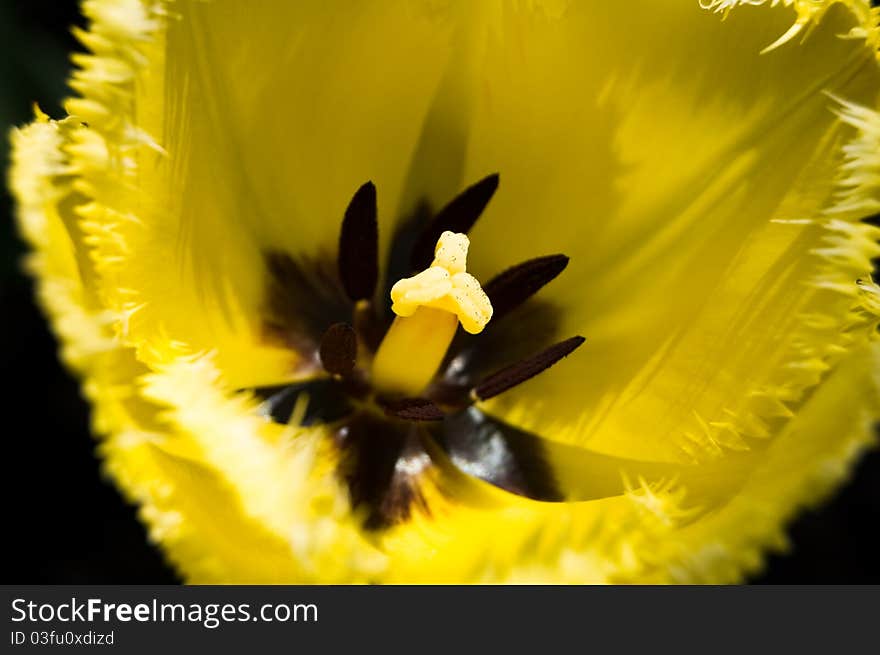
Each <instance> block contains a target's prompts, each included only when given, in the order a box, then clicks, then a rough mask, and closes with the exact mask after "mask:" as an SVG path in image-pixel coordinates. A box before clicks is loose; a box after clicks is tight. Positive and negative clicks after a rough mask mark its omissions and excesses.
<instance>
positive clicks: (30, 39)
mask: <svg viewBox="0 0 880 655" xmlns="http://www.w3.org/2000/svg"><path fill="white" fill-rule="evenodd" d="M694 2H696V0H694ZM73 24H82V21H81V18H80V17H79V15H78V10H77V5H76V3H75V2H73V1H72V0H22V1H20V2H13V1H11V0H0V37H2V38H0V127H2V126H8V125H20V124H22V123H25V122H27V121H28V120H29V119H30V117H31V115H32V110H31V103H32V102H33V101H35V100H37V101H39V102H40V105H41V107H42V108H43V109H44V110H45V111H47V112H48V113H49V114H50V115H52V116H55V117H58V116H61V115H62V114H61V109H60V107H59V100H60V98H62V97H63V96H64V95H65V93H66V90H65V87H64V79H65V76H66V74H67V70H68V53H69V52H71V51H73V50H74V49H77V48H78V45H77V44H76V42H75V41H74V40H73V38H72V37H71V36H70V34H69V26H70V25H73ZM4 129H5V128H4ZM0 155H2V156H3V159H4V162H5V160H6V157H7V146H6V143H5V140H4V143H3V144H2V146H0ZM0 202H2V207H0V215H2V217H0V221H2V222H0V230H2V231H0V344H2V346H0V364H2V366H0V371H2V382H3V384H2V388H3V391H2V396H0V397H2V399H3V408H4V416H3V423H2V424H0V425H2V426H3V427H2V429H0V453H2V462H3V476H2V477H3V485H4V498H5V508H6V511H5V516H3V521H2V525H3V526H4V527H3V529H2V532H0V534H2V539H3V541H4V544H3V548H4V551H5V552H4V554H5V557H3V558H2V560H3V563H4V567H5V570H4V571H3V578H2V582H3V583H22V584H37V583H41V584H46V583H55V584H69V583H153V584H159V583H170V582H176V581H177V577H176V575H175V574H174V573H173V572H172V571H171V570H170V569H169V568H168V567H167V566H166V565H165V563H164V562H163V560H162V557H161V555H160V554H159V553H158V552H157V550H156V549H154V548H153V547H152V546H151V545H150V544H149V543H148V541H147V537H146V534H145V532H144V529H143V528H142V527H141V525H140V523H139V522H138V521H137V519H136V516H135V510H134V508H132V507H129V506H127V505H126V504H125V503H124V502H123V501H122V499H121V498H120V496H119V495H118V493H117V492H116V490H115V489H114V488H113V487H112V486H111V485H110V484H109V483H107V482H106V481H105V480H104V479H103V478H102V477H101V473H100V466H99V463H98V461H97V460H96V459H95V456H94V441H93V439H92V437H91V436H90V434H89V431H88V407H87V406H86V404H85V403H84V402H83V401H82V399H81V398H80V395H79V391H78V388H77V385H76V383H75V382H74V381H73V380H72V379H71V378H70V377H69V376H68V375H67V373H66V372H65V371H64V370H63V369H61V367H60V366H59V364H58V361H57V358H56V344H55V342H54V340H53V338H52V336H51V335H50V334H49V332H48V330H47V326H46V323H45V321H44V319H43V317H42V316H41V315H40V313H39V311H38V310H37V308H36V307H35V305H34V303H33V300H32V287H31V284H30V282H29V280H27V279H26V278H25V277H23V276H22V275H21V274H20V272H19V266H20V265H19V261H20V257H21V254H22V252H23V247H22V245H21V243H20V241H19V240H18V238H17V236H16V233H15V227H14V225H13V223H12V220H11V218H10V200H9V197H8V195H7V194H6V192H5V191H4V192H3V194H2V196H0ZM878 523H880V454H878V453H872V454H870V455H868V456H867V457H866V458H865V459H864V460H863V461H862V463H861V465H860V466H859V467H858V468H857V470H856V472H855V475H854V477H853V479H852V481H851V482H850V483H849V484H848V485H847V486H846V487H845V488H844V489H842V490H841V492H840V493H839V494H838V495H837V496H836V498H835V499H834V500H833V501H832V502H831V503H830V504H828V505H826V506H825V507H824V508H822V509H821V510H819V511H816V512H809V513H806V514H805V515H803V516H802V517H801V518H800V519H799V520H798V521H797V522H796V523H795V524H794V525H793V526H792V528H791V530H790V535H791V541H792V543H793V550H792V552H791V553H790V554H788V555H786V556H774V557H771V558H770V560H769V563H768V567H767V570H766V572H765V574H764V575H763V576H761V577H759V578H757V579H756V580H755V582H758V583H794V584H798V583H869V582H870V583H878V582H880V540H878V538H877V536H876V531H875V527H874V526H875V525H877V524H878Z"/></svg>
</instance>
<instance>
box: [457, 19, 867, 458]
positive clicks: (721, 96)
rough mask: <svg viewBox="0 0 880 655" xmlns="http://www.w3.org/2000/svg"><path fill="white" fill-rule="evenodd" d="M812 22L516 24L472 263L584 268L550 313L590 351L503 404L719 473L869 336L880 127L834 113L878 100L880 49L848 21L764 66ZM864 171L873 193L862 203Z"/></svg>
mask: <svg viewBox="0 0 880 655" xmlns="http://www.w3.org/2000/svg"><path fill="white" fill-rule="evenodd" d="M655 7H657V5H655ZM792 16H793V14H792V12H791V11H790V10H789V9H786V8H784V7H775V8H774V7H770V6H766V7H760V8H757V7H751V6H744V7H741V8H739V9H738V10H736V11H733V12H731V13H730V15H729V16H728V18H727V19H726V20H725V21H722V20H720V18H719V17H717V16H714V15H712V14H710V13H706V12H701V11H698V10H696V8H695V7H693V5H692V4H691V3H687V2H684V3H671V4H664V5H663V7H662V9H659V8H657V9H656V10H653V11H652V10H651V9H646V10H644V11H634V10H633V9H632V7H631V6H627V8H626V10H625V11H624V9H623V8H622V6H621V7H617V6H616V5H615V6H612V5H605V4H602V3H583V4H572V5H570V6H569V8H568V13H567V15H566V19H565V20H562V21H554V20H551V19H548V18H541V17H540V16H538V17H536V16H535V15H531V14H528V13H525V12H520V13H518V12H512V11H511V12H503V13H502V17H501V18H499V24H498V25H496V26H494V30H492V31H491V32H490V38H491V39H492V47H490V48H489V53H490V54H489V56H488V61H487V64H486V68H487V74H486V78H487V80H488V81H487V90H486V92H485V98H486V100H485V101H484V102H482V103H479V104H478V105H477V109H476V110H475V112H474V118H473V127H472V128H471V130H470V133H471V135H472V136H471V139H470V141H469V158H468V166H467V170H468V171H470V173H469V177H473V176H476V175H477V174H478V172H479V171H481V170H483V169H484V168H485V167H486V166H489V165H491V166H494V167H497V168H498V169H499V170H501V171H502V185H501V189H500V190H499V193H498V194H497V195H496V198H495V199H494V200H493V202H492V204H491V205H490V206H489V208H488V210H487V212H486V215H485V216H484V217H483V218H482V219H481V221H480V223H478V225H477V226H476V228H475V230H474V231H473V233H472V235H471V238H472V241H473V243H474V244H479V249H477V248H476V247H475V248H474V252H473V254H472V264H473V268H474V270H475V274H476V275H477V276H478V277H481V276H482V277H485V276H486V275H489V274H491V273H493V272H495V271H498V270H500V269H502V268H504V267H506V266H508V265H511V264H513V263H516V262H518V261H522V260H525V259H528V258H529V257H533V256H536V255H543V254H549V253H552V252H563V253H565V254H567V255H569V256H570V257H571V263H570V265H569V267H568V269H567V270H566V271H565V273H564V274H563V275H561V276H560V278H559V279H558V280H556V281H554V282H553V284H551V285H549V286H548V287H547V289H546V290H545V291H542V292H541V296H540V297H541V298H542V300H544V301H546V302H548V303H551V304H552V305H553V307H554V308H556V309H557V310H558V311H559V316H560V320H559V325H558V328H557V329H558V333H559V335H560V337H564V336H569V335H572V334H582V335H584V336H585V337H586V338H587V344H586V345H585V346H584V347H583V348H582V349H581V350H580V351H579V352H578V353H577V354H576V355H575V356H573V357H570V358H569V359H568V360H566V361H565V362H564V363H563V364H560V365H557V366H556V367H554V368H553V369H551V370H550V371H548V372H546V373H545V374H543V375H541V376H539V377H537V378H535V379H533V380H532V381H530V382H528V383H526V384H524V385H522V386H521V387H519V388H517V389H515V390H513V391H511V392H509V393H508V394H505V395H504V396H501V397H499V398H498V399H497V400H495V401H493V402H492V403H491V404H490V405H489V406H488V408H489V410H490V411H491V412H493V413H497V414H498V415H500V416H502V417H504V418H505V419H506V420H508V421H510V422H512V423H514V424H516V425H517V426H519V427H522V428H525V429H528V430H531V431H535V432H538V433H540V434H542V435H544V436H546V437H547V438H548V439H552V440H557V441H561V442H564V443H570V444H577V445H582V446H586V447H588V448H590V449H593V450H596V451H599V452H603V453H606V454H612V455H618V456H623V457H634V458H644V459H652V460H656V461H667V462H676V461H677V462H687V461H693V460H704V459H707V458H713V457H717V456H720V454H721V453H722V452H724V451H727V450H729V449H731V448H733V449H742V448H749V447H755V442H754V439H755V438H762V437H764V436H765V435H766V434H772V433H773V432H774V431H775V430H776V429H777V424H778V422H779V419H780V417H782V416H784V415H785V414H786V413H788V412H790V411H791V410H790V409H787V408H786V406H787V405H788V404H796V403H797V402H798V401H799V400H800V399H801V397H802V395H803V393H804V392H805V390H806V389H809V388H811V387H812V386H814V385H815V384H817V383H818V382H820V380H821V379H822V377H823V374H824V372H825V371H826V370H828V369H830V368H833V367H834V365H835V363H836V361H837V360H838V358H839V357H840V355H841V353H842V352H844V351H846V350H847V349H848V348H850V347H852V346H853V345H854V344H858V343H860V342H863V341H864V339H865V337H866V335H867V333H868V332H869V331H870V329H867V330H866V329H861V330H860V331H858V332H857V334H854V333H853V330H852V329H851V325H852V317H851V309H852V306H853V305H854V302H855V301H854V298H855V296H856V294H857V285H856V281H857V280H858V279H859V278H863V277H866V276H867V275H869V274H870V271H871V266H870V262H869V260H870V257H872V256H874V255H876V254H877V253H878V250H877V246H876V244H875V241H876V237H877V231H876V230H875V229H874V228H871V227H868V226H864V225H861V224H859V223H857V222H856V221H857V220H858V219H860V218H862V217H864V216H865V215H868V214H869V213H871V212H872V211H874V208H875V206H876V202H877V201H876V197H877V184H876V178H871V177H870V174H869V173H867V172H865V169H868V170H876V169H875V168H871V167H872V166H874V167H875V166H876V158H875V159H874V160H873V162H872V161H871V160H869V159H867V158H866V157H865V156H863V155H856V154H855V153H854V152H853V151H852V149H853V148H856V147H857V144H858V143H860V142H862V141H864V140H865V139H868V140H870V141H871V142H872V143H874V144H875V147H876V143H877V135H878V126H880V125H878V123H877V119H876V114H874V113H873V112H870V111H866V110H860V109H853V105H851V104H841V100H838V98H841V99H845V102H846V103H864V104H866V105H868V106H874V102H875V95H876V89H877V86H878V71H877V65H876V60H875V56H874V50H873V48H872V47H866V42H865V40H864V39H841V38H840V37H839V35H840V34H846V33H849V32H850V31H851V30H853V29H854V28H858V27H860V26H861V25H862V24H860V23H858V22H856V17H855V15H854V14H853V13H851V12H850V11H848V10H847V9H846V8H844V7H843V6H842V5H837V6H835V7H832V8H831V9H830V10H829V11H828V12H827V13H825V15H824V16H823V17H822V21H821V23H819V24H818V25H816V26H814V28H813V29H812V30H811V31H810V33H809V35H808V37H806V38H805V39H803V40H802V41H801V40H794V41H792V42H790V43H787V44H785V45H783V46H780V47H778V48H776V49H774V50H772V51H771V52H768V53H765V54H761V50H762V49H763V48H764V47H765V46H766V45H768V44H770V43H772V42H773V41H774V40H775V38H776V37H777V36H779V35H780V34H782V33H783V32H785V30H786V28H787V27H788V25H789V24H790V23H791V21H792ZM621 34H626V38H618V37H617V36H616V35H621ZM609 35H614V36H612V37H609ZM868 45H870V44H868ZM829 94H833V95H829ZM548 98H557V99H564V100H558V101H555V102H548V101H547V99H548ZM854 112H856V113H857V112H861V113H862V114H865V115H869V116H870V117H871V118H870V119H869V121H870V123H871V125H870V126H868V127H867V129H862V126H863V125H864V124H865V120H864V119H863V118H861V119H858V120H857V119H855V118H854V115H855V113H854ZM847 149H850V150H849V151H848V150H847ZM861 151H862V152H867V151H868V150H867V148H864V147H862V148H861ZM852 169H857V170H860V171H861V172H860V173H858V174H857V175H855V176H854V175H853V173H852ZM854 177H860V178H861V179H862V180H868V179H873V180H874V182H873V183H872V184H870V188H864V189H861V190H860V191H859V192H858V193H852V194H849V197H848V198H847V199H844V198H843V197H842V196H840V194H841V193H842V192H844V190H845V189H846V187H847V185H850V184H852V180H853V179H854ZM520 189H522V190H524V192H518V190H520ZM505 190H507V192H505ZM508 320H510V321H515V320H516V317H514V316H512V317H510V318H509V319H508Z"/></svg>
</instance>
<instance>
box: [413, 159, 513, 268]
mask: <svg viewBox="0 0 880 655" xmlns="http://www.w3.org/2000/svg"><path fill="white" fill-rule="evenodd" d="M497 188H498V174H497V173H493V174H492V175H489V176H488V177H485V178H483V179H482V180H480V181H479V182H477V183H476V184H474V185H472V186H469V187H468V188H467V189H465V190H464V191H462V192H461V193H460V194H458V195H457V196H456V197H455V198H453V199H452V200H451V201H450V202H449V204H448V205H446V206H445V207H444V208H443V209H441V210H440V211H439V212H438V213H437V215H436V216H435V217H434V218H433V219H432V220H431V222H430V223H429V224H428V225H427V226H425V229H424V230H423V231H422V233H421V234H420V235H419V238H418V240H417V241H416V244H415V246H414V247H413V252H412V259H411V263H412V267H413V269H414V270H417V271H418V270H421V269H423V268H425V267H427V266H428V264H430V263H431V257H432V255H433V253H434V244H435V243H437V239H439V238H440V235H441V234H443V233H444V232H458V233H461V234H467V233H468V232H469V231H470V229H471V228H472V227H473V226H474V223H476V222H477V219H478V218H480V215H481V214H482V213H483V210H484V209H486V205H488V204H489V201H490V200H491V199H492V196H493V195H494V194H495V190H496V189H497Z"/></svg>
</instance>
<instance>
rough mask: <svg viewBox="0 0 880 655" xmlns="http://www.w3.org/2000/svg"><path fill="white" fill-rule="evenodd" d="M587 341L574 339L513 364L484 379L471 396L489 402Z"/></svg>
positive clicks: (581, 338)
mask: <svg viewBox="0 0 880 655" xmlns="http://www.w3.org/2000/svg"><path fill="white" fill-rule="evenodd" d="M584 341H586V339H584V338H583V337H572V338H570V339H566V340H565V341H561V342H559V343H557V344H555V345H552V346H550V347H549V348H547V349H546V350H542V351H541V352H540V353H538V354H537V355H534V356H533V357H529V358H528V359H524V360H522V361H520V362H517V363H516V364H512V365H511V366H508V367H506V368H503V369H501V370H500V371H497V372H495V373H492V374H491V375H489V376H487V377H486V378H484V379H483V380H482V381H481V382H480V383H479V384H477V386H475V387H474V390H473V391H472V392H471V395H472V397H473V399H474V400H488V399H489V398H494V397H495V396H497V395H498V394H501V393H504V392H505V391H507V390H508V389H511V388H513V387H515V386H517V385H518V384H522V383H523V382H525V381H526V380H529V379H531V378H533V377H535V376H536V375H537V374H538V373H541V372H542V371H545V370H547V369H548V368H550V367H551V366H553V365H554V364H555V363H556V362H558V361H559V360H560V359H562V358H563V357H566V356H567V355H570V354H571V353H572V352H574V351H575V350H576V349H577V348H579V347H580V345H581V344H582V343H583V342H584Z"/></svg>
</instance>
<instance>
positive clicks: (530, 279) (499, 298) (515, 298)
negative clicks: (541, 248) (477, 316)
mask: <svg viewBox="0 0 880 655" xmlns="http://www.w3.org/2000/svg"><path fill="white" fill-rule="evenodd" d="M566 266H568V257H566V256H565V255H548V256H547V257H538V258H536V259H530V260H528V261H526V262H523V263H522V264H517V265H516V266H513V267H511V268H508V269H507V270H506V271H504V272H503V273H500V274H499V275H496V276H495V277H494V278H492V279H491V280H489V282H487V283H486V285H485V286H484V287H483V290H484V291H485V292H486V295H487V296H489V300H491V301H492V309H493V316H494V318H495V320H496V321H497V320H498V319H499V318H501V317H502V316H504V315H505V314H507V313H509V312H511V311H513V310H514V309H516V308H517V307H519V306H520V305H521V304H523V303H524V302H525V301H526V300H528V299H529V298H531V297H532V296H533V295H535V294H536V293H537V292H538V291H540V290H541V288H542V287H543V286H544V285H546V284H547V283H549V282H551V281H552V280H553V279H555V278H556V276H557V275H559V274H560V273H562V271H564V270H565V267H566Z"/></svg>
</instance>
